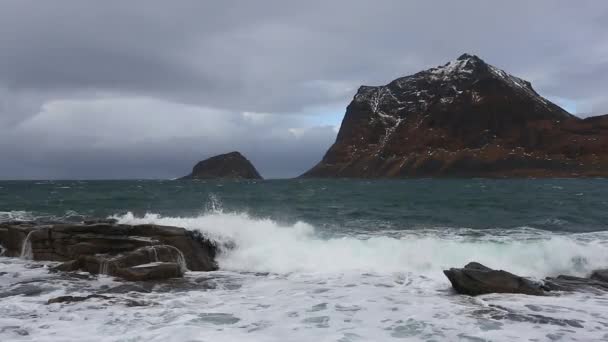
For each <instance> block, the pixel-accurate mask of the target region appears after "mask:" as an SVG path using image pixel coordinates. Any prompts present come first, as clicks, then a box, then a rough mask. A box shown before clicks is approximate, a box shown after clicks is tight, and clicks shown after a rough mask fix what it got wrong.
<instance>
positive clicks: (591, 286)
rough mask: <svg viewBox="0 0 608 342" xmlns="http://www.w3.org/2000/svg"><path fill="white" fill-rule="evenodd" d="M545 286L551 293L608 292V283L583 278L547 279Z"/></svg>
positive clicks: (564, 276)
mask: <svg viewBox="0 0 608 342" xmlns="http://www.w3.org/2000/svg"><path fill="white" fill-rule="evenodd" d="M592 277H593V275H592ZM544 286H545V287H546V288H548V289H549V290H551V291H568V292H575V291H587V292H589V291H598V290H601V291H608V282H604V281H600V280H596V278H581V277H574V276H567V275H559V276H557V277H555V278H551V277H548V278H545V281H544Z"/></svg>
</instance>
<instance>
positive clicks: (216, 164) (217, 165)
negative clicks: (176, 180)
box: [181, 151, 262, 179]
mask: <svg viewBox="0 0 608 342" xmlns="http://www.w3.org/2000/svg"><path fill="white" fill-rule="evenodd" d="M214 178H225V179H262V176H260V174H259V172H258V171H257V170H256V169H255V167H254V166H253V164H251V162H250V161H249V160H248V159H247V158H245V157H244V156H243V155H242V154H241V153H239V152H236V151H235V152H230V153H226V154H220V155H217V156H214V157H211V158H209V159H205V160H203V161H200V162H198V163H197V164H196V165H195V166H194V168H193V169H192V173H190V174H189V175H187V176H185V177H182V178H181V179H214Z"/></svg>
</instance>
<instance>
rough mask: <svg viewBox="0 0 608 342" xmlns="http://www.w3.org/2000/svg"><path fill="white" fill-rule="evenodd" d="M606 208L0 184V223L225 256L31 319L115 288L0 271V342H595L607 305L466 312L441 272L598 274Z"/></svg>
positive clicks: (554, 197) (491, 191)
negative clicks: (142, 230) (44, 224)
mask: <svg viewBox="0 0 608 342" xmlns="http://www.w3.org/2000/svg"><path fill="white" fill-rule="evenodd" d="M607 195H608V181H606V180H481V179H479V180H407V181H347V180H333V181H318V180H289V181H287V180H286V181H263V182H223V181H217V182H190V181H112V182H110V181H108V182H105V181H99V182H87V181H61V182H59V181H55V182H0V220H11V219H32V218H38V219H63V220H80V219H82V218H84V217H110V216H111V217H115V218H118V219H119V220H120V221H121V222H124V223H149V222H153V223H159V224H168V225H176V226H182V227H185V228H188V229H194V230H200V231H201V232H203V233H205V234H207V235H208V236H209V237H211V238H213V239H216V240H222V241H224V240H229V241H232V242H234V243H235V244H236V248H235V249H233V250H230V251H226V252H225V253H222V254H221V255H220V257H219V264H220V267H221V271H218V272H210V273H198V272H189V273H188V274H187V277H186V280H184V281H183V282H180V283H176V284H173V285H157V287H158V288H157V290H158V291H154V292H152V293H127V294H117V295H115V296H117V297H118V298H123V299H132V300H138V301H143V302H145V303H147V304H149V305H147V306H143V307H129V306H127V305H125V303H123V302H120V301H118V302H116V303H113V304H108V303H107V302H106V301H103V300H96V299H94V300H89V301H86V302H82V303H76V304H52V305H46V304H45V303H46V300H48V299H49V298H51V297H56V296H59V295H63V294H71V295H87V294H91V293H93V292H96V291H104V289H107V288H111V287H112V286H115V285H117V281H116V280H113V279H110V278H106V277H101V278H95V279H87V280H85V279H77V278H66V277H65V276H60V275H56V274H49V273H48V272H47V270H46V265H48V264H47V263H39V262H32V261H27V260H19V259H9V258H0V297H1V298H0V340H2V341H3V340H31V341H46V340H50V341H89V340H90V341H100V340H101V341H235V340H248V341H311V340H320V341H364V340H367V341H381V340H391V339H410V340H424V341H444V340H449V341H451V340H471V341H482V340H491V341H521V340H535V341H544V340H560V339H561V340H563V341H570V340H573V339H578V340H581V341H589V340H603V339H608V335H607V332H606V328H607V327H608V311H606V310H605V307H606V305H607V304H608V296H607V295H604V294H601V293H599V294H598V293H577V294H564V295H560V296H557V297H532V296H524V295H485V296H479V297H476V298H471V297H467V296H460V295H455V294H454V293H453V292H452V291H451V288H450V285H449V282H448V281H447V279H446V278H445V277H444V276H443V274H442V272H441V270H442V269H444V268H448V267H454V266H462V265H464V264H466V263H467V262H469V261H473V260H475V261H479V262H482V263H484V264H486V265H488V266H490V267H496V268H504V269H507V270H510V271H513V272H515V273H519V274H521V275H526V276H531V277H535V278H542V277H544V276H551V275H557V274H571V275H580V276H584V275H586V274H588V273H589V272H590V271H591V270H592V269H595V268H602V267H604V268H605V267H608V229H607V228H608V220H607V219H608V210H607V209H608V196H607ZM28 285H29V286H33V288H27V287H25V288H23V287H24V286H28ZM163 286H164V287H163ZM18 293H22V294H18Z"/></svg>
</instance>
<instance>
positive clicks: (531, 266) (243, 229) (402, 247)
mask: <svg viewBox="0 0 608 342" xmlns="http://www.w3.org/2000/svg"><path fill="white" fill-rule="evenodd" d="M115 218H117V219H118V220H119V222H121V223H130V224H142V223H156V224H164V225H174V226H180V227H185V228H188V229H192V230H198V231H200V232H202V233H204V234H205V235H207V236H209V237H210V238H212V239H215V240H218V241H232V242H234V244H235V247H234V248H233V249H231V250H224V251H223V253H222V254H221V255H220V257H219V263H220V267H221V268H222V269H226V270H234V271H264V272H275V273H289V272H308V273H336V272H349V271H362V272H377V273H390V272H415V273H417V274H425V275H427V276H431V277H438V278H442V277H443V275H442V273H441V270H443V269H445V268H448V267H459V266H463V265H464V264H466V263H468V262H470V261H478V262H481V263H484V264H486V265H487V266H490V267H493V268H503V269H507V270H510V271H513V272H516V273H519V274H522V275H527V276H532V277H544V276H552V275H557V274H571V275H579V276H582V275H586V274H587V273H588V272H590V271H591V270H593V269H596V268H601V267H605V266H606V265H608V236H607V235H606V234H605V233H587V234H571V235H560V234H554V233H550V232H543V231H538V230H532V229H522V230H521V231H519V232H516V233H514V232H513V231H511V233H510V234H508V235H506V234H499V232H496V234H493V231H487V232H486V234H483V235H481V236H479V234H478V235H477V236H475V237H471V236H470V235H468V234H462V233H463V231H464V232H465V233H466V230H458V229H446V230H445V231H443V232H440V231H439V230H428V231H419V230H417V231H401V232H398V233H399V235H400V236H397V237H395V234H394V233H395V232H391V233H392V234H390V235H391V237H388V236H386V235H387V234H384V233H383V232H377V233H374V235H367V236H365V235H358V236H357V237H337V238H329V239H322V238H319V237H318V236H317V234H316V233H315V228H314V227H313V226H311V225H310V224H307V223H304V222H297V223H295V224H293V225H290V226H281V225H280V224H278V223H276V222H275V221H273V220H270V219H254V218H251V217H249V216H248V215H246V214H242V213H223V212H221V211H215V212H211V213H207V214H204V215H201V216H197V217H162V216H160V215H158V214H146V215H145V216H143V217H135V216H134V215H133V214H131V213H128V214H126V215H122V216H116V217H115Z"/></svg>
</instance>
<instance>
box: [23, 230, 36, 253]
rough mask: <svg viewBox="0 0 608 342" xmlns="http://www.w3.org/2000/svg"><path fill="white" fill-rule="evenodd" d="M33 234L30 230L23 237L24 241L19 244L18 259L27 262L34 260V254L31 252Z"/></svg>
mask: <svg viewBox="0 0 608 342" xmlns="http://www.w3.org/2000/svg"><path fill="white" fill-rule="evenodd" d="M33 233H34V230H31V231H30V232H29V233H27V235H26V236H25V239H24V240H23V242H22V244H21V255H20V257H21V258H22V259H28V260H33V259H34V252H33V250H32V239H31V237H32V234H33Z"/></svg>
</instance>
